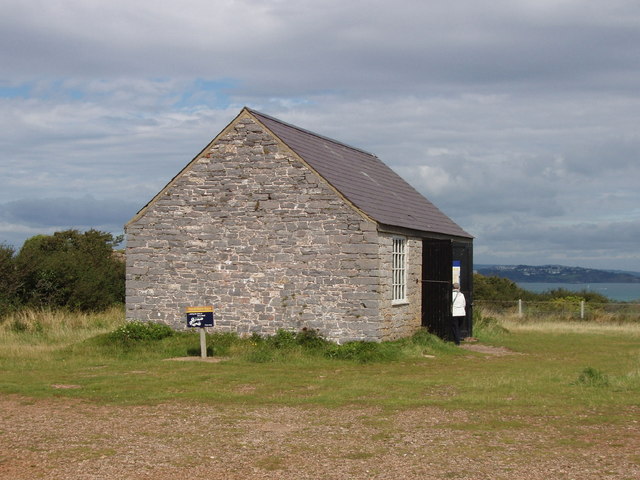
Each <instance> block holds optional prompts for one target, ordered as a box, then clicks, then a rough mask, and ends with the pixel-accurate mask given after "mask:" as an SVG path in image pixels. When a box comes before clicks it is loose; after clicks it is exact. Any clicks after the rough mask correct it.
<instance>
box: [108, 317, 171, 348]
mask: <svg viewBox="0 0 640 480" xmlns="http://www.w3.org/2000/svg"><path fill="white" fill-rule="evenodd" d="M174 333H175V330H173V329H172V328H171V327H170V326H168V325H164V324H161V323H155V322H139V321H134V322H128V323H126V324H124V325H122V326H120V327H118V328H116V329H115V330H114V331H113V332H111V333H110V334H109V336H108V339H109V340H110V341H112V342H114V343H121V344H131V343H136V342H150V341H156V340H162V339H163V338H167V337H170V336H172V335H174Z"/></svg>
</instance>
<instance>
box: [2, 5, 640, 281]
mask: <svg viewBox="0 0 640 480" xmlns="http://www.w3.org/2000/svg"><path fill="white" fill-rule="evenodd" d="M0 12H1V13H2V14H1V15H0V243H4V244H6V245H10V246H14V247H15V248H16V249H19V248H20V246H21V245H22V243H23V242H24V240H25V239H27V238H29V237H31V236H34V235H38V234H51V233H53V232H55V231H60V230H65V229H69V228H75V229H79V230H86V229H89V228H95V229H98V230H103V231H107V232H111V233H113V234H115V235H118V234H122V233H123V225H124V224H125V223H126V222H127V221H128V220H129V219H131V218H132V217H133V216H134V215H135V213H136V212H137V211H138V210H139V209H140V208H142V207H143V206H144V205H145V204H146V203H147V202H148V201H149V200H150V199H151V198H152V197H153V196H154V195H155V194H156V193H157V192H158V191H160V189H162V188H163V187H164V185H165V184H166V183H167V182H168V181H169V180H171V178H172V177H173V176H174V175H175V174H176V173H178V172H179V171H180V170H181V169H182V168H183V167H184V166H185V165H186V164H187V163H188V162H189V161H190V160H191V159H192V158H193V157H195V156H196V155H197V154H198V153H199V152H200V150H201V149H202V148H204V147H205V146H206V145H207V144H208V143H209V142H210V141H211V140H212V139H213V138H214V137H215V136H216V135H217V134H218V133H219V132H220V130H222V129H223V128H224V127H225V126H226V125H227V124H228V123H229V122H230V121H231V120H233V118H235V116H236V115H237V114H238V113H239V112H240V110H241V108H242V107H243V106H248V107H250V108H253V109H256V110H258V111H261V112H263V113H266V114H268V115H271V116H274V117H276V118H279V119H281V120H284V121H286V122H289V123H293V124H294V125H297V126H299V127H302V128H305V129H307V130H311V131H314V132H317V133H320V134H322V135H325V136H328V137H331V138H334V139H336V140H339V141H342V142H344V143H347V144H349V145H352V146H355V147H359V148H361V149H363V150H366V151H368V152H371V153H374V154H375V155H377V156H378V157H379V158H380V159H381V160H382V161H383V162H385V163H386V164H387V165H389V166H390V167H391V168H393V169H394V170H395V171H396V172H397V173H399V174H400V175H401V176H402V177H404V178H405V179H406V180H407V181H408V182H409V183H410V184H411V185H413V186H414V187H415V188H416V189H417V190H418V191H419V192H421V193H422V194H424V195H425V196H426V197H427V198H428V199H429V200H431V201H432V202H433V203H435V204H436V205H437V206H438V207H439V208H440V209H441V210H442V211H443V212H444V213H445V214H447V215H448V216H449V217H451V218H452V219H453V220H454V221H455V222H456V223H458V224H459V225H460V226H461V227H463V228H464V229H465V230H466V231H467V232H469V233H470V234H472V235H473V236H474V237H475V240H474V256H475V263H477V264H487V263H495V264H529V265H546V264H561V265H567V266H581V267H590V268H605V269H620V270H630V271H640V241H639V240H640V128H639V123H640V122H639V120H640V3H639V2H637V1H636V0H608V1H606V2H603V1H602V0H597V1H593V0H552V1H549V0H491V1H488V0H458V1H454V2H452V1H450V0H446V1H445V0H429V1H423V0H396V1H395V2H389V1H388V0H385V1H378V0H371V1H364V0H349V1H344V0H324V1H318V0H286V1H285V0H182V1H181V2H175V1H171V2H169V1H165V0H153V1H150V0H128V1H126V2H125V1H122V0H109V1H106V0H105V1H102V0H100V1H98V0H28V1H25V0H3V1H2V2H1V3H0Z"/></svg>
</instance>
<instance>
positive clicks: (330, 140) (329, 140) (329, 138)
mask: <svg viewBox="0 0 640 480" xmlns="http://www.w3.org/2000/svg"><path fill="white" fill-rule="evenodd" d="M244 108H245V109H246V110H247V111H248V112H249V113H251V114H253V115H260V116H262V117H265V118H268V119H269V120H271V121H273V122H278V123H279V124H281V125H285V126H287V127H290V128H294V129H296V130H298V131H300V132H303V133H306V134H307V135H311V136H314V137H317V138H320V139H322V140H326V141H328V142H331V143H335V144H336V145H340V146H342V147H346V148H349V149H351V150H355V151H357V152H360V153H364V154H366V155H369V156H371V157H373V158H375V159H377V160H380V159H379V158H378V156H377V155H375V154H373V153H371V152H367V151H366V150H363V149H362V148H358V147H354V146H352V145H349V144H348V143H344V142H340V141H338V140H335V139H333V138H331V137H326V136H324V135H320V134H319V133H316V132H312V131H311V130H307V129H306V128H301V127H298V126H297V125H293V124H292V123H288V122H285V121H282V120H280V119H279V118H275V117H272V116H271V115H267V114H266V113H262V112H259V111H258V110H254V109H253V108H249V107H244Z"/></svg>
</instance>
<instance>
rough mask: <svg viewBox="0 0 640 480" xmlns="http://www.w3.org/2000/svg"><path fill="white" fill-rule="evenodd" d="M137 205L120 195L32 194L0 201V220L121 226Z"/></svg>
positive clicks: (44, 225)
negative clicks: (100, 197)
mask: <svg viewBox="0 0 640 480" xmlns="http://www.w3.org/2000/svg"><path fill="white" fill-rule="evenodd" d="M139 208H140V205H138V204H135V203H132V202H129V201H126V200H120V199H96V198H94V197H92V196H88V195H87V196H84V197H81V198H70V197H63V198H33V199H21V200H16V201H12V202H7V203H5V204H2V205H0V220H3V221H5V222H7V223H10V224H22V225H25V226H27V227H38V228H40V227H41V228H44V229H47V228H49V227H58V226H68V227H69V228H71V227H74V226H75V227H84V226H97V225H120V226H123V225H124V223H125V222H127V221H128V220H129V219H130V218H131V217H132V216H133V215H134V214H135V213H136V211H137V210H138V209H139Z"/></svg>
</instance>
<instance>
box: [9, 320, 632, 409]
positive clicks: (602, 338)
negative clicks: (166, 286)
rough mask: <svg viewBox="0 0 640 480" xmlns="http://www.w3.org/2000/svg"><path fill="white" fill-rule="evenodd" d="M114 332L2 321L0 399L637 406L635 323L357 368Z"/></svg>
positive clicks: (512, 326)
mask: <svg viewBox="0 0 640 480" xmlns="http://www.w3.org/2000/svg"><path fill="white" fill-rule="evenodd" d="M122 325H123V320H122V311H121V310H119V309H114V310H112V311H110V312H106V313H104V314H100V315H94V316H91V315H84V316H74V315H71V314H62V313H56V312H48V311H41V312H29V313H26V314H23V317H22V318H20V317H17V316H16V317H12V318H8V319H5V321H4V322H3V323H2V325H0V392H3V393H5V394H18V395H22V396H27V397H53V396H56V397H59V396H65V397H73V398H78V399H83V400H86V401H89V402H97V403H102V404H129V405H150V404H157V403H162V402H176V401H177V402H181V401H184V402H193V401H197V402H199V403H205V404H206V403H211V404H236V403H241V404H243V405H291V406H297V405H318V406H323V407H339V406H344V405H362V406H379V407H384V408H385V409H395V410H397V409H405V408H412V407H417V406H429V405H431V406H438V407H443V408H449V409H460V408H462V409H466V410H470V411H474V410H482V411H486V410H487V409H491V410H493V411H496V412H501V413H503V414H513V413H514V412H519V413H523V414H527V415H543V414H544V415H553V414H554V412H555V413H558V414H562V415H566V414H567V413H568V412H576V413H578V412H582V411H585V410H587V409H596V410H599V411H601V413H602V414H603V415H605V416H606V417H607V418H609V419H610V420H611V419H614V417H615V416H616V412H620V411H622V410H624V409H625V408H627V407H632V406H633V407H637V406H639V405H640V326H639V325H637V324H627V325H614V324H609V325H603V324H591V323H580V322H574V323H560V322H558V323H554V322H544V323H535V322H527V323H524V324H518V323H516V322H514V321H507V320H503V321H502V322H501V321H493V322H480V323H479V324H478V328H477V336H478V337H479V339H480V344H482V345H491V346H495V347H505V348H506V349H508V350H509V352H508V353H509V354H506V355H505V354H503V355H492V354H487V353H481V352H473V351H468V350H465V349H460V348H457V347H454V346H453V345H451V344H448V343H445V342H441V341H440V340H438V339H435V338H433V337H430V336H429V337H428V338H427V336H423V338H421V339H419V341H417V342H411V341H405V342H392V343H389V344H382V345H376V346H375V350H373V351H365V354H366V355H365V356H364V357H362V356H358V355H360V354H361V353H362V352H360V351H358V352H355V354H354V355H351V356H350V355H349V353H350V352H351V350H353V348H352V349H351V350H348V346H344V347H341V349H337V348H334V349H333V350H331V349H329V353H327V349H326V348H324V349H322V350H318V349H314V348H305V347H303V346H300V345H298V344H293V343H291V344H290V345H284V347H283V346H282V345H276V344H274V343H273V342H271V343H268V342H263V341H260V340H259V339H255V338H253V339H244V340H241V339H237V338H233V336H229V335H209V337H208V345H209V347H210V348H212V349H213V353H214V355H215V354H216V353H218V354H219V355H220V356H219V357H218V359H220V360H221V361H219V362H201V361H178V360H177V359H176V358H179V357H186V356H188V355H189V354H191V355H194V356H195V358H194V360H195V359H196V358H197V356H198V355H199V337H198V335H197V334H195V333H192V334H189V333H186V334H177V335H172V336H169V337H166V338H161V339H159V340H140V341H136V340H131V341H126V342H124V343H122V342H116V341H114V340H113V338H114V337H113V334H111V335H112V336H111V337H110V336H109V332H113V331H114V330H116V329H117V328H118V327H120V328H122V327H121V326H122ZM281 340H282V339H281ZM288 340H291V338H290V337H286V338H284V343H286V341H288ZM276 343H277V342H276ZM280 343H283V342H282V341H281V342H280ZM345 348H347V350H345ZM345 351H346V352H347V353H346V354H345ZM372 352H373V353H372ZM502 353H504V352H502ZM363 358H364V360H363Z"/></svg>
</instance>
